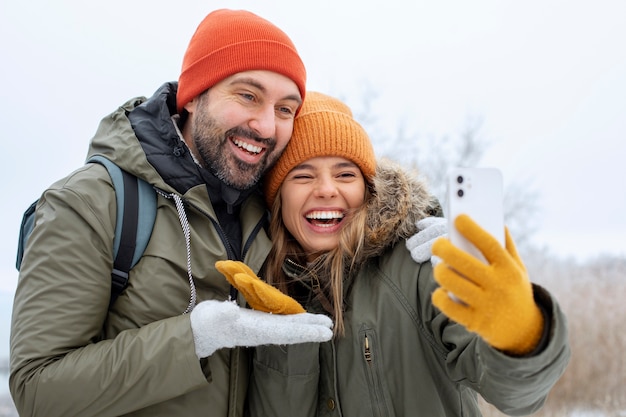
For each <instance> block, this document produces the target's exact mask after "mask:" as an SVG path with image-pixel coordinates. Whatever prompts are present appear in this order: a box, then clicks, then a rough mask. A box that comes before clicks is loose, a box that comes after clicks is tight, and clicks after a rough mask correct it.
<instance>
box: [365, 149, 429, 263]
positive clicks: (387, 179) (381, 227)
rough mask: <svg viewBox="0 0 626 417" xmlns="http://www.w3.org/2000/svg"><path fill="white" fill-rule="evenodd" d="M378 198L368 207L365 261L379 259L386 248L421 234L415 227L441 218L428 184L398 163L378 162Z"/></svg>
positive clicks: (383, 160)
mask: <svg viewBox="0 0 626 417" xmlns="http://www.w3.org/2000/svg"><path fill="white" fill-rule="evenodd" d="M372 182H373V189H374V195H373V198H372V199H371V201H370V203H369V204H368V214H367V228H368V231H367V236H366V250H365V257H367V258H369V257H371V256H376V255H379V254H380V253H381V252H382V251H383V250H384V249H385V248H387V247H389V246H393V245H395V244H396V243H398V242H399V241H400V240H405V239H408V238H409V237H411V236H413V235H414V234H415V233H417V226H416V225H415V223H416V222H417V221H418V220H421V219H423V218H425V217H429V216H438V215H441V207H440V205H439V202H438V201H437V199H436V198H435V197H434V196H432V195H431V194H430V192H429V191H428V187H427V185H426V180H425V179H424V178H423V177H422V176H421V175H420V174H419V173H418V172H417V171H415V170H413V171H409V170H407V169H406V168H404V167H402V166H400V165H398V164H397V163H395V162H393V161H391V160H388V159H382V160H379V161H378V164H377V167H376V174H375V176H374V178H373V181H372Z"/></svg>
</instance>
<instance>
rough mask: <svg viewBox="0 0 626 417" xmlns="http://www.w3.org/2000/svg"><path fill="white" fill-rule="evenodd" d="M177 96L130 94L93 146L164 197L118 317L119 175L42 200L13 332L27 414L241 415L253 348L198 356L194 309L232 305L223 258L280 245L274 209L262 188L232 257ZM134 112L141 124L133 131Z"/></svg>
mask: <svg viewBox="0 0 626 417" xmlns="http://www.w3.org/2000/svg"><path fill="white" fill-rule="evenodd" d="M175 92H176V85H175V84H166V85H164V86H163V87H162V88H161V89H160V90H159V91H157V93H156V94H155V96H153V97H152V98H151V99H150V100H147V101H146V99H145V98H137V99H133V100H130V101H129V102H127V103H126V104H124V105H123V106H122V107H120V108H119V109H118V110H117V111H115V112H114V113H112V114H111V115H110V116H108V117H106V118H104V119H103V120H102V122H101V124H100V126H99V129H98V131H97V133H96V135H95V137H94V139H93V141H92V143H91V146H90V149H89V155H94V154H100V155H104V156H106V157H108V158H110V159H111V160H113V161H114V162H116V163H117V164H118V165H119V166H120V167H122V168H123V169H126V170H127V171H129V172H131V173H132V174H135V175H137V176H138V177H141V178H144V179H145V180H146V181H148V182H149V183H151V184H153V185H154V186H155V187H156V188H158V189H159V194H158V201H157V216H156V222H155V225H154V229H153V232H152V237H151V240H150V243H149V245H148V247H147V248H146V251H145V253H144V256H143V257H142V259H141V260H140V261H139V263H138V264H137V266H135V268H133V269H132V270H131V272H130V279H129V284H130V285H129V287H128V288H127V289H126V290H125V291H124V292H123V293H122V294H121V296H120V297H119V298H118V299H117V301H116V302H115V304H114V305H113V306H112V308H111V309H110V310H109V309H108V303H109V297H110V286H111V270H112V262H113V259H112V248H113V237H114V236H113V235H114V229H115V221H116V203H115V194H114V189H113V186H112V183H111V180H110V178H109V175H108V173H107V171H106V170H105V168H103V167H102V166H100V165H98V164H87V165H86V166H84V167H82V168H80V169H78V170H77V171H75V172H73V173H71V174H70V175H68V176H67V177H66V178H64V179H62V180H60V181H58V182H56V183H55V184H53V185H52V186H51V187H50V188H49V189H48V190H46V191H45V192H44V193H43V196H42V197H41V200H40V203H39V205H38V208H37V215H36V226H35V229H34V231H33V234H32V235H31V238H30V240H29V244H28V246H27V248H26V253H25V257H24V261H23V265H22V268H21V271H20V275H19V280H18V286H17V291H16V295H15V302H14V306H13V318H12V324H11V357H10V361H11V364H10V366H11V370H10V383H9V385H10V391H11V394H12V396H13V400H14V402H15V405H16V407H17V409H18V411H19V413H20V415H23V416H44V417H54V416H62V417H70V416H118V415H132V416H187V415H189V416H190V415H194V416H224V417H226V416H240V415H242V413H243V404H244V400H245V396H246V389H247V385H248V374H249V367H248V353H247V351H246V350H245V349H222V350H219V351H217V352H216V353H215V354H213V355H212V356H210V357H209V358H207V359H204V360H202V361H199V360H198V358H197V356H196V353H195V348H194V341H193V335H192V332H191V325H190V322H189V315H188V314H183V312H184V311H185V310H186V309H187V308H188V306H189V305H190V304H191V305H193V303H194V301H195V302H200V301H203V300H206V299H218V300H226V299H228V297H229V291H230V286H229V284H228V283H227V281H226V279H225V278H224V277H223V275H222V274H220V273H219V272H218V271H216V270H215V267H214V263H215V261H216V260H219V259H229V258H239V257H240V258H241V259H243V260H244V261H245V262H246V263H247V264H248V265H250V267H251V268H252V269H254V270H256V271H258V270H259V268H260V267H261V265H262V263H263V262H264V260H265V258H266V256H267V253H268V251H269V249H270V241H269V239H268V238H267V236H266V234H265V232H264V230H263V228H262V227H260V226H261V225H262V224H263V223H264V219H265V218H266V216H267V211H266V209H265V205H264V202H263V200H262V199H261V198H260V195H257V194H255V193H249V195H246V196H245V198H244V197H242V198H241V199H240V200H241V201H240V202H237V203H236V204H241V211H240V219H241V223H242V226H241V227H242V234H243V241H242V242H243V244H242V246H243V248H244V250H243V251H242V252H243V253H241V254H233V253H229V251H228V250H227V248H226V246H225V244H224V240H225V237H224V236H225V235H226V233H225V232H224V231H223V230H222V229H221V227H220V226H219V225H218V222H217V220H216V214H215V212H214V208H213V205H212V204H211V200H213V201H217V200H219V198H221V197H219V196H216V195H211V196H210V195H209V191H208V189H209V188H210V187H207V181H211V177H210V174H208V173H207V172H206V171H204V170H202V169H200V168H199V167H198V166H197V165H196V164H195V163H194V162H193V160H192V158H191V156H190V155H189V152H188V150H187V149H186V148H185V147H184V145H183V143H182V141H181V139H180V137H179V135H178V133H177V130H176V128H175V127H174V123H173V122H172V120H171V119H170V116H169V115H170V112H172V107H173V103H175V99H174V97H175ZM131 110H132V111H133V112H134V111H137V112H138V113H137V114H139V115H140V116H141V117H138V118H137V120H135V122H134V123H135V125H134V126H131V123H130V119H129V112H130V111H131ZM137 132H141V135H139V134H138V133H137ZM138 136H140V137H138ZM214 182H215V181H214ZM215 183H216V182H215ZM213 188H215V184H214V187H213ZM213 188H212V189H213ZM155 192H156V191H155ZM173 195H178V196H180V197H181V198H182V202H183V203H184V204H183V205H184V207H183V208H182V210H177V208H176V205H175V203H174V200H173ZM181 213H182V214H184V215H185V217H186V219H181V218H180V217H179V216H180V215H181ZM181 223H183V224H184V226H186V227H188V228H189V240H188V241H186V238H185V233H184V230H183V227H182V226H181ZM187 244H189V246H188V247H187ZM188 259H189V260H190V265H191V273H192V274H193V284H192V283H190V281H189V276H188V265H187V262H188ZM194 295H195V300H194Z"/></svg>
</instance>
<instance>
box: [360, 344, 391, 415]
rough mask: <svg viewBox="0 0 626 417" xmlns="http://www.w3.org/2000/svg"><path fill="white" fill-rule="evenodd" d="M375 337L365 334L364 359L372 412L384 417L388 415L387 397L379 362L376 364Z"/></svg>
mask: <svg viewBox="0 0 626 417" xmlns="http://www.w3.org/2000/svg"><path fill="white" fill-rule="evenodd" d="M372 336H373V335H368V332H365V333H364V334H363V359H364V360H365V373H366V376H367V385H368V387H369V391H370V399H371V405H372V412H373V413H374V415H375V416H379V417H383V416H386V415H388V413H387V411H386V408H387V407H386V405H385V396H384V394H383V388H382V382H381V375H380V372H379V369H378V365H379V364H378V362H376V355H375V353H376V352H375V351H374V347H375V346H374V345H373V344H372V342H373V341H374V338H373V337H372Z"/></svg>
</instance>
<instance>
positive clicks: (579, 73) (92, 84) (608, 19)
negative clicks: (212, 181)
mask: <svg viewBox="0 0 626 417" xmlns="http://www.w3.org/2000/svg"><path fill="white" fill-rule="evenodd" d="M222 7H228V8H245V9H248V10H251V11H254V12H256V13H257V14H259V15H261V16H263V17H265V18H267V19H268V20H270V21H272V22H274V23H275V24H277V25H278V26H279V27H281V28H282V29H283V30H285V32H287V33H288V34H289V35H290V36H291V38H292V39H293V41H294V43H295V44H296V47H297V48H298V50H299V51H300V53H301V55H302V57H303V60H304V62H305V64H306V66H307V70H308V86H309V88H310V89H315V90H319V91H323V92H326V93H329V94H332V95H337V96H341V97H344V98H345V99H346V100H347V101H348V103H349V104H350V105H352V106H353V107H358V106H359V104H360V103H358V100H359V99H360V98H361V97H362V96H363V90H364V87H363V86H364V85H365V84H367V85H369V86H370V87H371V88H374V89H375V90H376V91H377V93H378V99H377V100H376V101H375V102H374V103H373V105H374V107H373V111H374V114H375V115H376V116H377V117H378V119H379V123H380V124H381V125H382V126H383V128H388V129H389V131H390V132H392V131H395V130H396V128H397V126H398V124H399V123H403V124H404V127H405V129H408V130H410V131H411V132H415V133H417V134H419V135H440V134H454V133H456V132H458V131H459V130H460V129H461V128H462V127H463V126H464V124H465V122H466V120H467V119H468V117H479V118H481V119H482V120H483V132H482V133H483V135H484V136H485V137H487V138H488V139H489V140H490V142H491V146H490V148H489V151H488V153H487V155H486V158H485V159H484V160H483V161H482V164H484V165H490V166H496V167H498V168H500V169H502V170H503V172H504V177H505V183H506V182H507V181H511V182H520V181H528V184H529V185H532V187H533V188H537V189H538V191H539V193H540V205H541V210H542V211H541V213H539V214H538V218H539V224H540V228H539V230H538V233H537V234H536V243H537V244H538V245H540V246H545V247H546V248H548V250H550V251H552V252H553V253H554V254H557V255H559V256H573V257H577V258H580V259H586V258H590V257H595V256H596V255H597V254H600V253H612V254H625V255H626V216H625V213H626V192H625V191H624V188H623V184H624V178H626V140H625V139H626V138H625V134H626V133H625V132H626V114H625V113H626V46H625V44H624V40H626V2H624V1H622V0H595V1H580V0H569V1H565V0H563V1H550V0H527V1H523V2H521V1H520V2H504V1H495V0H494V1H487V0H472V1H467V0H453V1H445V0H441V1H432V0H430V1H422V0H415V1H411V2H408V1H405V0H387V1H384V2H380V1H367V0H358V1H357V0H351V1H348V0H341V1H336V0H333V1H330V0H318V1H315V2H269V1H264V2H261V1H258V0H251V1H235V0H231V1H192V0H185V1H182V2H178V3H174V2H171V1H165V0H108V1H106V2H97V1H79V0H57V1H54V2H52V1H50V2H48V1H43V0H30V1H25V2H18V1H2V2H1V3H0V57H1V58H0V59H1V60H2V65H0V77H1V79H2V81H1V83H2V87H1V90H2V94H1V96H0V125H1V126H2V127H1V132H2V133H1V135H2V144H3V152H2V153H1V155H0V158H2V159H1V161H0V162H1V163H0V169H1V170H2V171H1V173H2V179H3V183H4V193H3V194H4V196H5V197H4V204H3V209H2V214H3V215H2V216H1V217H0V221H1V222H2V223H1V230H2V232H3V233H2V237H1V238H0V239H1V242H0V249H1V250H0V257H1V259H2V262H1V264H0V291H8V292H12V291H13V288H14V287H15V283H16V279H17V274H16V272H15V268H14V261H15V247H16V241H17V233H18V226H19V223H20V220H21V214H22V212H23V210H24V209H25V208H26V207H27V206H28V205H29V204H30V202H32V201H33V200H34V199H35V198H37V197H38V196H39V193H40V192H41V191H42V190H43V189H44V188H45V187H46V186H48V185H49V184H51V183H53V182H54V181H55V180H57V179H59V178H60V177H62V176H64V175H66V174H67V173H69V172H70V171H71V170H73V169H75V168H77V167H79V166H80V165H81V164H82V163H83V160H84V157H85V155H86V151H87V146H88V141H89V139H90V138H91V136H92V135H93V133H94V132H95V129H96V126H97V124H98V122H99V121H100V119H101V118H102V117H104V116H105V115H107V114H109V113H110V112H112V111H113V110H115V108H116V107H117V106H118V105H120V104H122V103H123V102H125V101H126V100H127V99H129V98H131V97H134V96H140V95H145V96H150V95H151V94H152V93H153V92H154V91H155V90H156V89H157V88H158V87H159V86H160V85H161V83H163V82H165V81H170V80H176V79H177V78H178V73H179V70H180V65H181V60H182V56H183V54H184V50H185V48H186V47H187V43H188V41H189V38H190V37H191V35H192V33H193V32H194V30H195V28H196V26H197V25H198V23H199V22H200V21H201V20H202V18H203V17H204V16H205V15H206V14H207V13H208V12H210V11H211V10H213V9H215V8H222ZM406 149H410V150H411V151H413V149H414V148H413V147H411V144H406ZM403 151H405V149H403V148H402V146H400V149H397V152H398V153H399V154H400V155H401V154H402V152H403ZM429 151H431V152H432V151H434V150H429ZM3 314H4V313H3Z"/></svg>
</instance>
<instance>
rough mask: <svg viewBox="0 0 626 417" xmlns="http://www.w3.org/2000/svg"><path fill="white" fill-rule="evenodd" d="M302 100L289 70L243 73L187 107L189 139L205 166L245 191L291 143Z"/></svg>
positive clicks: (202, 95) (190, 145) (231, 77)
mask: <svg viewBox="0 0 626 417" xmlns="http://www.w3.org/2000/svg"><path fill="white" fill-rule="evenodd" d="M301 103H302V98H301V96H300V91H299V90H298V87H297V86H296V84H295V83H294V82H293V81H292V80H291V79H289V78H287V77H285V76H283V75H280V74H277V73H275V72H271V71H245V72H241V73H237V74H235V75H232V76H230V77H228V78H226V79H224V80H222V81H220V82H219V83H217V84H215V85H214V86H213V87H211V88H210V89H209V90H208V91H207V92H205V93H203V94H201V95H200V96H198V97H196V98H195V99H194V100H192V101H191V102H189V103H188V104H187V105H186V106H185V109H187V111H188V112H189V119H188V120H187V123H186V124H185V129H184V136H185V141H186V142H187V145H188V146H189V147H190V149H191V151H192V152H193V154H194V155H195V156H196V158H197V159H198V160H199V161H200V163H201V164H202V166H203V167H204V168H206V169H208V170H210V171H211V172H213V173H214V174H215V175H216V176H217V177H218V178H220V179H221V180H222V181H224V183H226V184H228V185H230V186H232V187H234V188H237V189H240V190H245V189H248V188H250V187H252V186H254V185H255V184H256V183H257V182H258V181H259V179H260V178H261V176H262V175H263V174H264V173H265V171H267V170H268V169H269V168H270V167H271V166H272V165H273V164H274V163H275V162H276V160H277V159H278V157H279V156H280V154H281V153H282V152H283V150H284V149H285V146H287V143H288V142H289V139H290V138H291V134H292V131H293V121H294V117H295V114H296V110H297V109H298V107H299V106H300V104H301Z"/></svg>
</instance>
